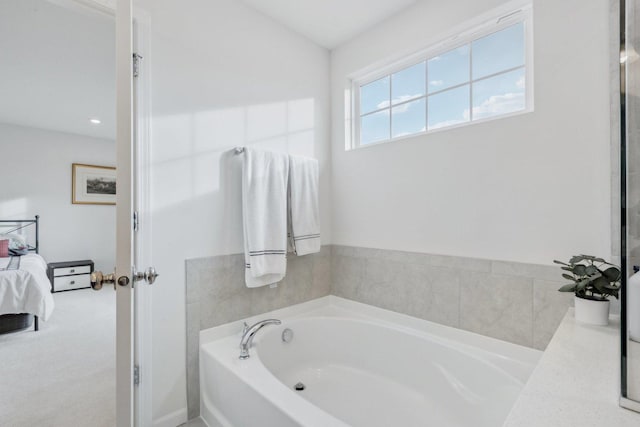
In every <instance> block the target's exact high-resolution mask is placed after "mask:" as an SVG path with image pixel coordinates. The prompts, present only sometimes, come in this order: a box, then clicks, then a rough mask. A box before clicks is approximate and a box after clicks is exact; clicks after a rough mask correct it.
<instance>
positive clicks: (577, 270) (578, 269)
mask: <svg viewBox="0 0 640 427" xmlns="http://www.w3.org/2000/svg"><path fill="white" fill-rule="evenodd" d="M573 274H575V275H576V276H586V275H587V274H589V273H587V267H585V266H584V265H582V264H576V265H574V266H573Z"/></svg>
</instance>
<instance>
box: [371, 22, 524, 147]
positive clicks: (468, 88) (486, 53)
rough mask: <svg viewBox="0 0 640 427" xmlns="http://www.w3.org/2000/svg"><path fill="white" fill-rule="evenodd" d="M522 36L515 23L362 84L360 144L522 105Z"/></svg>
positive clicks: (499, 113) (518, 108)
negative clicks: (509, 49) (511, 49)
mask: <svg viewBox="0 0 640 427" xmlns="http://www.w3.org/2000/svg"><path fill="white" fill-rule="evenodd" d="M514 37H515V39H516V40H515V41H514V40H513V38H514ZM524 37H525V34H524V22H519V23H517V24H513V25H511V26H509V27H506V28H503V29H502V30H499V31H496V32H494V33H491V34H488V35H486V36H483V37H480V38H478V39H475V40H472V41H469V42H467V43H465V44H463V45H461V46H458V47H456V48H453V49H450V50H448V51H446V52H444V53H442V54H440V55H438V56H436V57H431V58H426V59H425V60H424V61H422V62H420V63H418V64H414V65H411V66H409V67H405V68H402V69H400V70H396V71H394V72H393V73H390V74H388V75H386V76H383V77H381V78H379V79H377V80H375V81H373V82H370V83H367V84H365V85H362V86H360V87H359V92H360V110H359V111H360V113H359V115H360V120H359V125H360V132H359V135H360V138H359V139H360V141H359V144H360V145H367V144H371V143H375V142H383V141H388V140H391V139H394V138H399V137H402V136H407V135H414V134H418V133H422V132H426V131H428V130H434V129H439V128H443V127H449V126H455V125H458V124H461V123H470V122H473V121H475V120H481V119H485V118H490V117H498V116H502V115H507V114H510V113H513V112H517V111H521V110H524V109H526V105H527V102H526V96H527V93H526V85H525V76H526V64H525V61H524V50H525V40H524ZM492 42H495V43H494V45H492ZM509 46H511V47H512V48H513V52H509V51H507V52H505V50H508V48H509ZM477 51H478V52H477ZM493 56H497V59H496V60H495V61H492V57H493ZM478 58H479V59H478ZM514 64H517V65H515V66H514ZM505 67H506V68H505ZM465 68H466V69H465ZM440 77H442V78H440ZM431 80H433V81H431ZM385 92H386V94H385Z"/></svg>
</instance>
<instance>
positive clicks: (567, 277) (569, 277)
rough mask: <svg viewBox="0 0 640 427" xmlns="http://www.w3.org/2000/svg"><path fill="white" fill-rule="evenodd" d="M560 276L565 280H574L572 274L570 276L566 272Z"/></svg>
mask: <svg viewBox="0 0 640 427" xmlns="http://www.w3.org/2000/svg"><path fill="white" fill-rule="evenodd" d="M562 277H564V278H565V279H567V280H573V281H574V282H575V281H576V279H575V277H573V276H571V275H569V274H566V273H563V274H562Z"/></svg>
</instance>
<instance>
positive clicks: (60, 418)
mask: <svg viewBox="0 0 640 427" xmlns="http://www.w3.org/2000/svg"><path fill="white" fill-rule="evenodd" d="M54 299H55V302H56V308H55V310H54V312H53V314H52V316H51V318H50V319H49V320H48V321H47V322H42V321H41V322H40V331H38V332H34V331H33V328H31V329H30V330H26V331H21V332H16V333H12V334H4V335H0V426H3V427H5V426H6V427H23V426H24V427H32V426H43V427H45V426H56V427H57V426H65V427H84V426H87V427H103V426H104V427H107V426H109V427H111V426H114V425H115V292H114V291H113V289H111V288H109V287H107V286H105V287H104V288H103V289H102V290H101V291H99V292H96V291H93V290H91V289H83V290H78V291H70V292H61V293H56V294H54Z"/></svg>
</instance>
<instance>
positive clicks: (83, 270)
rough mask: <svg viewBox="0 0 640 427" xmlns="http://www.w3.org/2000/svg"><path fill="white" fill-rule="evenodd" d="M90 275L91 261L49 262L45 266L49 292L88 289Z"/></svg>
mask: <svg viewBox="0 0 640 427" xmlns="http://www.w3.org/2000/svg"><path fill="white" fill-rule="evenodd" d="M91 273H93V261H91V260H90V259H85V260H82V261H66V262H51V263H49V264H48V266H47V276H49V281H50V282H51V292H60V291H72V290H75V289H85V288H90V287H91Z"/></svg>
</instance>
